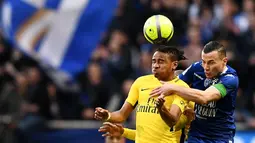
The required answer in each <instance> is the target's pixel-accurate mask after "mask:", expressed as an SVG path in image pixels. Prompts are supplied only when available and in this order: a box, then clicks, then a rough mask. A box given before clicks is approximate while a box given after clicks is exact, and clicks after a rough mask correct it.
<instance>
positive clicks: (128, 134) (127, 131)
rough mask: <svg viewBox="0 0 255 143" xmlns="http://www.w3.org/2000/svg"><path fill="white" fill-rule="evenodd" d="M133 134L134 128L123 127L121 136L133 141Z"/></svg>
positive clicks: (134, 132)
mask: <svg viewBox="0 0 255 143" xmlns="http://www.w3.org/2000/svg"><path fill="white" fill-rule="evenodd" d="M135 134H136V130H132V129H127V128H124V132H123V134H122V136H123V137H125V138H127V139H130V140H133V141H134V140H135Z"/></svg>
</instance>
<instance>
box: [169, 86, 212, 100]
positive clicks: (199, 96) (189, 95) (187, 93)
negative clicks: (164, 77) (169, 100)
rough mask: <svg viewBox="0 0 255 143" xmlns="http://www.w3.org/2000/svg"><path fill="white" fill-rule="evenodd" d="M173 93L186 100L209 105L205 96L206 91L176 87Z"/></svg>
mask: <svg viewBox="0 0 255 143" xmlns="http://www.w3.org/2000/svg"><path fill="white" fill-rule="evenodd" d="M173 92H174V93H175V94H177V95H179V96H181V97H182V98H184V99H186V100H189V101H193V102H196V103H199V104H207V102H208V101H207V100H206V98H205V96H204V91H201V90H198V89H193V88H187V87H181V86H176V88H173Z"/></svg>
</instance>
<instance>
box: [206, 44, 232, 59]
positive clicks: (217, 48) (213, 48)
mask: <svg viewBox="0 0 255 143" xmlns="http://www.w3.org/2000/svg"><path fill="white" fill-rule="evenodd" d="M213 51H217V52H219V53H220V54H221V55H222V56H224V57H226V56H227V52H226V49H225V48H224V46H223V45H222V44H220V43H219V42H217V41H211V42H209V43H207V44H206V45H205V46H204V49H203V52H204V53H205V54H207V53H210V52H213Z"/></svg>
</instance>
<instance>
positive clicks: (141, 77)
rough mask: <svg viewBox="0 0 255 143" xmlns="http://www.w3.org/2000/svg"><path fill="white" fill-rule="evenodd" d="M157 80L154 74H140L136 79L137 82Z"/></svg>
mask: <svg viewBox="0 0 255 143" xmlns="http://www.w3.org/2000/svg"><path fill="white" fill-rule="evenodd" d="M152 80H155V77H154V75H153V74H150V75H144V76H140V77H138V78H137V79H136V82H139V83H140V82H148V81H152Z"/></svg>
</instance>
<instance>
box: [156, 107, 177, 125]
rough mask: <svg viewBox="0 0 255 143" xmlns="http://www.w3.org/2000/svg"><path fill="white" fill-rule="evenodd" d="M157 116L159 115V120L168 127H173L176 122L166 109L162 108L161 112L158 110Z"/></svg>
mask: <svg viewBox="0 0 255 143" xmlns="http://www.w3.org/2000/svg"><path fill="white" fill-rule="evenodd" d="M159 114H160V116H161V118H162V119H163V121H164V122H165V123H166V124H167V125H168V126H169V127H173V126H174V125H175V124H176V122H177V120H178V119H177V118H175V117H174V116H173V115H171V113H170V111H169V110H168V109H167V108H165V107H164V106H163V107H162V108H161V110H160V109H159Z"/></svg>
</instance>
